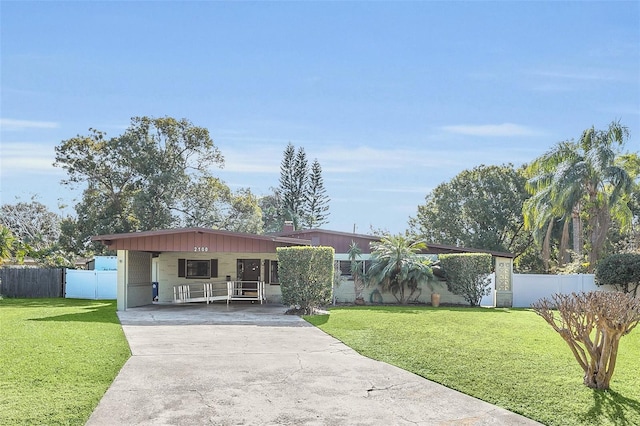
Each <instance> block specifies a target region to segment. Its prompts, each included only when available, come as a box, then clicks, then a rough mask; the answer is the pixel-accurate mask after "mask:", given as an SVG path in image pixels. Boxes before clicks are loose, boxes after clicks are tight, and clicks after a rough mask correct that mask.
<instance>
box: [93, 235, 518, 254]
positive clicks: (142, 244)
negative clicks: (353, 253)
mask: <svg viewBox="0 0 640 426" xmlns="http://www.w3.org/2000/svg"><path fill="white" fill-rule="evenodd" d="M91 240H92V241H98V242H101V243H103V244H105V245H106V246H108V247H109V248H110V249H111V250H137V251H150V252H161V251H182V252H186V251H189V252H193V251H202V250H204V251H211V252H254V253H259V252H263V253H264V252H272V251H273V252H275V248H276V247H280V246H291V245H322V246H330V247H333V248H334V249H335V251H336V253H347V251H348V248H349V245H350V244H351V242H352V241H355V242H356V243H358V245H359V246H360V248H361V249H362V252H363V253H370V246H369V244H370V243H371V242H377V241H380V236H375V235H366V234H355V233H349V232H340V231H330V230H325V229H300V230H297V231H284V232H278V233H273V234H268V235H258V234H249V233H243V232H231V231H224V230H220V229H210V228H176V229H163V230H156V231H142V232H129V233H123V234H110V235H98V236H95V237H93V238H91ZM423 253H425V254H426V253H428V254H443V253H488V254H490V255H492V256H496V257H506V258H514V257H515V255H513V254H512V253H504V252H499V251H492V250H483V249H475V248H467V247H457V246H449V245H444V244H435V243H427V249H426V250H423Z"/></svg>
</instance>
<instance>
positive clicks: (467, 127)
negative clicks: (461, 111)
mask: <svg viewBox="0 0 640 426" xmlns="http://www.w3.org/2000/svg"><path fill="white" fill-rule="evenodd" d="M442 129H443V130H444V131H446V132H449V133H456V134H460V135H469V136H531V135H534V134H536V132H535V131H534V130H533V129H531V128H529V127H526V126H521V125H519V124H513V123H502V124H480V125H471V124H457V125H453V126H444V127H443V128H442Z"/></svg>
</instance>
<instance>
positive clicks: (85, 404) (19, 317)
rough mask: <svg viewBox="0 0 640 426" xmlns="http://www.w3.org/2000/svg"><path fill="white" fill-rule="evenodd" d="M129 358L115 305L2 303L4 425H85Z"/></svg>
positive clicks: (0, 409)
mask: <svg viewBox="0 0 640 426" xmlns="http://www.w3.org/2000/svg"><path fill="white" fill-rule="evenodd" d="M130 354H131V353H130V351H129V345H128V344H127V341H126V339H125V337H124V334H123V332H122V328H121V326H120V323H119V322H118V318H117V316H116V307H115V301H90V300H71V299H2V300H0V424H3V425H19V424H23V425H27V424H28V425H43V424H46V425H83V424H84V423H86V421H87V419H88V418H89V416H90V415H91V412H92V411H93V409H94V408H95V407H96V405H97V404H98V402H99V401H100V398H101V397H102V395H103V394H104V393H105V391H106V390H107V388H108V387H109V385H110V384H111V382H112V381H113V379H114V378H115V377H116V375H117V374H118V372H119V371H120V368H122V365H123V364H124V363H125V361H126V360H127V359H128V358H129V356H130Z"/></svg>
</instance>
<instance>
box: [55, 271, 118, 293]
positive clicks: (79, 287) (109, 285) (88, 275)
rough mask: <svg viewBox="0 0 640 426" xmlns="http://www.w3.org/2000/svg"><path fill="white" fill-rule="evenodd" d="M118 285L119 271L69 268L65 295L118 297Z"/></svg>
mask: <svg viewBox="0 0 640 426" xmlns="http://www.w3.org/2000/svg"><path fill="white" fill-rule="evenodd" d="M117 287H118V272H117V271H83V270H76V269H67V273H66V285H65V295H64V297H65V298H67V299H95V300H102V299H116V298H117Z"/></svg>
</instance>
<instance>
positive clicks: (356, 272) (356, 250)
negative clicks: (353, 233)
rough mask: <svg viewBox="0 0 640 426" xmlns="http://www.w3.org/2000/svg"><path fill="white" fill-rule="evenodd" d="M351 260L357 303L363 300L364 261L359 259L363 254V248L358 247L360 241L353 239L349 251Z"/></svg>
mask: <svg viewBox="0 0 640 426" xmlns="http://www.w3.org/2000/svg"><path fill="white" fill-rule="evenodd" d="M347 254H348V255H349V260H350V261H351V277H352V278H353V288H354V292H355V299H356V303H358V301H362V291H363V290H364V274H363V270H362V262H361V261H359V260H358V259H359V258H360V255H361V254H362V250H361V249H360V247H358V243H356V242H355V241H353V240H352V241H351V244H349V250H348V251H347Z"/></svg>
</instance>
